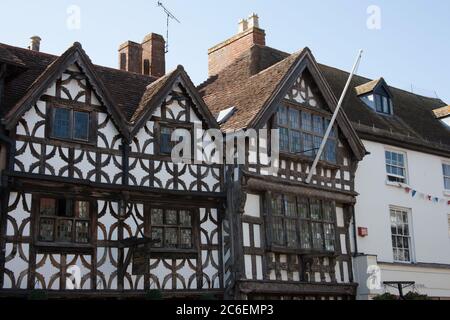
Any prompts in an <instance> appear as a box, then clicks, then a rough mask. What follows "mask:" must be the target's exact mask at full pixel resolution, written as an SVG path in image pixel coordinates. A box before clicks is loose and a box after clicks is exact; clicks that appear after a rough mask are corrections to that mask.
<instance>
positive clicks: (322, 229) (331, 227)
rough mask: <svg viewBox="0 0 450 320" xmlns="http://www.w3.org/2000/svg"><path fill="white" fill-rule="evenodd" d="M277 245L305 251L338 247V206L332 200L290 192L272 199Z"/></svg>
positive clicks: (273, 236) (273, 232)
mask: <svg viewBox="0 0 450 320" xmlns="http://www.w3.org/2000/svg"><path fill="white" fill-rule="evenodd" d="M271 209H272V211H271V212H272V241H273V244H274V245H277V246H282V247H287V248H293V249H304V250H315V251H328V252H333V251H334V250H335V205H334V203H333V202H332V201H325V200H319V199H308V198H305V197H295V196H289V195H276V196H273V197H272V198H271Z"/></svg>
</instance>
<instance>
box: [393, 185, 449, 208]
mask: <svg viewBox="0 0 450 320" xmlns="http://www.w3.org/2000/svg"><path fill="white" fill-rule="evenodd" d="M398 186H399V187H400V188H402V189H404V190H405V192H406V193H407V194H411V197H412V198H416V197H417V198H419V199H424V200H427V201H430V202H433V203H437V204H439V203H440V204H445V203H447V205H448V206H450V200H448V198H440V197H435V196H433V195H431V194H427V193H423V192H420V191H418V190H415V189H413V188H411V187H409V186H407V185H405V184H403V183H399V184H398Z"/></svg>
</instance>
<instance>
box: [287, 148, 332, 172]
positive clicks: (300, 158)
mask: <svg viewBox="0 0 450 320" xmlns="http://www.w3.org/2000/svg"><path fill="white" fill-rule="evenodd" d="M283 158H284V159H283ZM280 159H282V160H286V159H288V160H295V161H299V162H306V163H310V164H312V163H313V162H314V158H311V157H307V156H305V155H301V154H295V153H289V152H285V151H280ZM319 166H321V167H323V168H327V169H336V170H338V169H339V168H340V167H339V166H338V165H337V164H336V163H331V162H328V161H325V160H320V161H319Z"/></svg>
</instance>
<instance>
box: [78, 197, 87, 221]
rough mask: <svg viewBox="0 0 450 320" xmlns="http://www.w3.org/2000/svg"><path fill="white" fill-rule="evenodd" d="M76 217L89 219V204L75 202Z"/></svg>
mask: <svg viewBox="0 0 450 320" xmlns="http://www.w3.org/2000/svg"><path fill="white" fill-rule="evenodd" d="M75 217H77V218H80V219H89V202H87V201H75Z"/></svg>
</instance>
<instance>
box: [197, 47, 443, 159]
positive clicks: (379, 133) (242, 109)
mask: <svg viewBox="0 0 450 320" xmlns="http://www.w3.org/2000/svg"><path fill="white" fill-rule="evenodd" d="M295 56H296V53H294V54H292V55H291V54H289V53H285V52H281V51H279V50H276V49H273V48H270V47H267V46H254V47H252V48H251V50H249V51H248V52H246V53H244V54H243V55H242V56H241V57H240V58H239V59H237V60H236V61H235V62H234V63H233V64H232V65H231V66H229V67H227V68H225V70H223V71H222V72H221V73H220V74H219V75H217V76H214V77H211V78H210V79H208V80H207V81H206V82H204V83H203V84H201V85H200V86H199V91H200V93H201V94H202V95H203V96H204V99H205V101H206V102H207V104H208V106H209V107H210V108H211V110H212V111H213V113H215V114H217V113H218V112H220V111H221V110H223V109H226V108H229V107H230V106H234V105H233V104H237V105H236V107H239V110H238V112H236V113H235V114H234V116H233V117H232V118H231V119H230V120H229V121H228V122H227V123H225V124H223V125H222V128H223V129H225V130H226V129H234V128H243V127H245V126H247V125H248V124H249V123H250V121H251V120H249V119H251V118H253V117H254V116H255V114H256V113H257V112H258V110H259V109H258V110H255V108H254V106H255V105H260V100H262V98H261V97H263V96H267V95H270V93H271V92H273V83H272V82H271V81H272V80H275V81H278V79H279V74H278V75H277V73H276V72H275V70H272V71H270V69H271V68H270V67H271V66H273V67H275V69H278V68H277V66H283V65H284V66H286V65H289V64H290V63H291V62H292V61H293V60H292V59H295ZM318 68H319V70H320V74H322V75H323V77H324V78H325V80H326V82H327V83H328V85H329V87H330V88H331V90H332V91H333V93H334V96H335V97H339V96H340V94H341V93H342V90H343V88H344V86H345V83H346V81H347V79H348V76H349V73H348V72H346V71H343V70H339V69H336V68H333V67H330V66H326V65H323V64H318ZM265 69H267V70H268V71H269V72H270V73H271V75H272V74H273V75H275V76H274V77H273V78H271V77H270V76H268V77H267V78H266V79H264V81H267V87H265V86H264V84H259V85H255V84H248V83H247V81H250V80H254V79H258V78H257V77H256V76H255V77H253V76H252V75H255V74H259V73H261V74H262V75H264V72H263V70H265ZM281 69H282V68H280V69H279V70H281ZM267 74H268V75H269V73H267ZM261 79H263V77H261ZM380 83H384V85H385V86H386V89H387V90H388V91H389V93H390V94H391V98H392V101H393V105H394V107H393V108H394V114H393V115H380V114H378V113H377V112H375V111H373V110H372V109H370V108H369V107H368V106H367V105H366V104H365V103H364V102H363V101H361V99H360V98H359V96H358V95H359V94H360V93H361V92H363V91H367V90H373V89H374V88H376V87H377V85H379V84H380ZM255 86H256V87H257V90H255V91H254V92H255V94H253V91H250V90H252V88H254V87H255ZM241 87H242V88H241ZM358 87H360V90H359V91H358V92H359V93H358V92H357V90H356V89H355V88H358ZM220 88H223V90H222V92H221V90H220ZM235 88H237V90H238V92H242V93H240V94H236V95H235V94H234V90H235ZM350 88H351V90H349V92H348V93H347V96H346V99H345V101H344V104H343V108H344V110H345V114H346V115H347V117H348V118H349V120H350V121H351V122H352V124H353V127H354V128H355V130H356V131H357V132H358V133H359V135H360V137H362V138H364V139H368V140H377V141H379V140H381V141H383V142H384V143H386V144H391V145H398V146H403V147H409V148H412V149H417V150H424V151H426V152H430V153H435V154H438V155H445V156H449V155H450V134H449V133H450V130H449V129H448V127H447V126H445V125H444V124H442V123H441V122H440V121H437V119H436V117H435V113H434V110H436V109H439V108H445V106H447V103H444V102H443V101H442V100H440V99H434V98H428V97H423V96H420V95H416V94H413V93H410V92H407V91H404V90H401V89H397V88H395V87H391V86H389V85H387V84H386V82H385V81H384V79H383V78H380V79H378V80H372V79H368V78H365V77H361V76H357V75H356V76H354V77H353V80H352V83H351V86H350ZM363 88H364V90H362V89H363ZM368 88H369V89H368ZM245 92H248V93H249V96H245ZM256 95H260V97H257V96H256ZM444 110H445V109H444Z"/></svg>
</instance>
